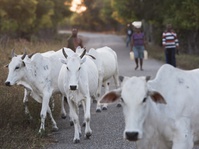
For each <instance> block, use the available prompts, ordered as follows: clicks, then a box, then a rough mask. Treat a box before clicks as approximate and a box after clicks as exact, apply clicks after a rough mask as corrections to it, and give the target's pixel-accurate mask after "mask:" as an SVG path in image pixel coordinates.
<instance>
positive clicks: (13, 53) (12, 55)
mask: <svg viewBox="0 0 199 149" xmlns="http://www.w3.org/2000/svg"><path fill="white" fill-rule="evenodd" d="M14 56H16V54H15V49H12V52H11V57H12V58H13V57H14Z"/></svg>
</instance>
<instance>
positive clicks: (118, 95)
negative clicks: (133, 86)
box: [100, 88, 121, 103]
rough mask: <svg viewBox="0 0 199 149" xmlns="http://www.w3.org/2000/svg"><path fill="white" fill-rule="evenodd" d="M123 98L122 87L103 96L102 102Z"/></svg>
mask: <svg viewBox="0 0 199 149" xmlns="http://www.w3.org/2000/svg"><path fill="white" fill-rule="evenodd" d="M120 98H121V88H119V89H115V90H112V91H110V92H108V93H106V94H104V95H103V96H102V98H101V99H100V103H113V102H115V101H117V100H118V99H120Z"/></svg>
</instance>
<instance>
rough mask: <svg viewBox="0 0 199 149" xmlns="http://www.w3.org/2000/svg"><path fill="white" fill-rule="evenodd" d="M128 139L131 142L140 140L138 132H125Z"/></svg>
mask: <svg viewBox="0 0 199 149" xmlns="http://www.w3.org/2000/svg"><path fill="white" fill-rule="evenodd" d="M125 135H126V139H127V140H129V141H137V140H138V135H139V133H138V132H125Z"/></svg>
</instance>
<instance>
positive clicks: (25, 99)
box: [5, 49, 66, 120]
mask: <svg viewBox="0 0 199 149" xmlns="http://www.w3.org/2000/svg"><path fill="white" fill-rule="evenodd" d="M25 52H26V50H25ZM53 53H55V51H47V52H44V53H41V54H42V56H45V57H49V56H50V55H52V54H53ZM33 54H34V53H33ZM33 54H31V55H28V57H29V58H31V57H32V55H33ZM11 57H12V59H13V58H14V60H13V63H15V62H17V61H20V60H21V59H24V58H25V57H24V58H22V55H17V54H15V52H14V49H13V50H12V53H11ZM15 64H16V65H17V63H15ZM6 67H8V65H6ZM5 83H6V85H7V86H9V85H10V84H9V82H5ZM17 85H20V86H23V87H24V97H23V104H24V110H25V114H26V115H27V116H29V119H30V120H31V119H32V116H31V114H30V111H29V108H28V100H29V96H30V94H31V90H32V89H30V88H31V87H30V86H29V85H28V84H27V83H26V82H24V81H22V80H21V81H20V80H19V81H18V82H17ZM51 104H52V105H51V108H52V111H53V110H54V98H53V96H52V97H51ZM61 105H62V104H61ZM61 113H62V117H63V118H65V117H66V111H65V109H64V107H63V106H62V109H61Z"/></svg>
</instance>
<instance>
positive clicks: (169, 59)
mask: <svg viewBox="0 0 199 149" xmlns="http://www.w3.org/2000/svg"><path fill="white" fill-rule="evenodd" d="M175 54H176V49H175V48H166V49H165V58H166V63H167V64H170V65H173V66H174V67H176V56H175Z"/></svg>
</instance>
